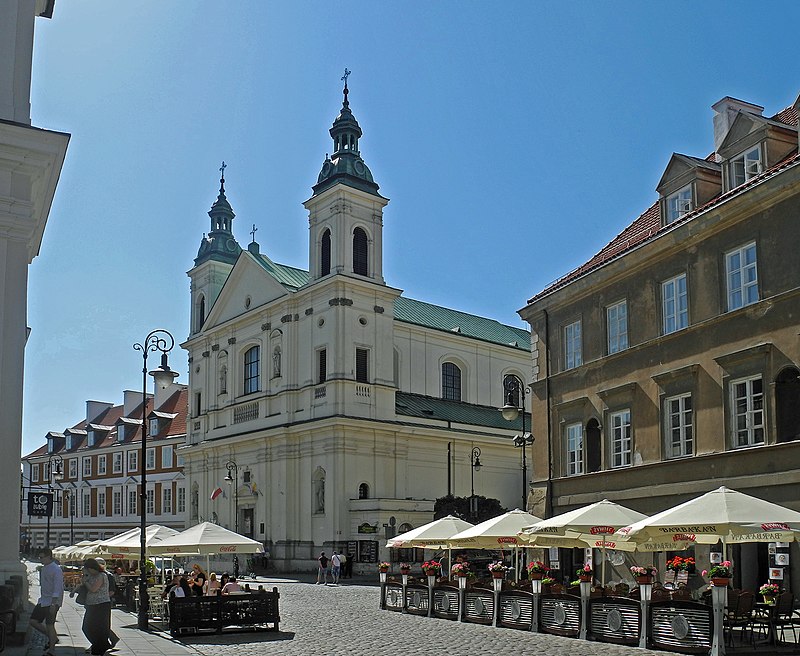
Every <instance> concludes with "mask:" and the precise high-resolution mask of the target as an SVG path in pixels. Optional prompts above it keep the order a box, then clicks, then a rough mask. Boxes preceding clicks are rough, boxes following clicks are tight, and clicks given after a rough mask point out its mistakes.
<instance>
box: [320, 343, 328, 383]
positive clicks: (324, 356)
mask: <svg viewBox="0 0 800 656" xmlns="http://www.w3.org/2000/svg"><path fill="white" fill-rule="evenodd" d="M326 380H328V351H327V349H320V350H319V351H317V383H324V382H325V381H326Z"/></svg>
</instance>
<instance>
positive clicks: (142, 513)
mask: <svg viewBox="0 0 800 656" xmlns="http://www.w3.org/2000/svg"><path fill="white" fill-rule="evenodd" d="M173 346H175V338H174V337H173V336H172V334H171V333H169V332H168V331H166V330H164V329H163V328H157V329H156V330H152V331H150V332H149V333H148V334H147V337H145V339H144V342H142V343H141V344H134V345H133V348H134V350H135V351H141V352H142V361H143V366H142V449H141V453H140V455H139V463H140V464H139V466H140V467H141V468H142V486H141V489H140V490H139V533H140V535H139V538H140V542H139V622H138V626H139V628H140V629H141V630H142V631H146V630H147V625H148V619H147V612H148V603H147V602H148V597H147V567H146V566H145V564H146V563H147V462H146V458H147V412H146V408H147V374H148V371H147V355H148V354H149V353H151V352H153V351H160V352H161V366H159V367H158V368H156V369H154V370H153V371H151V372H149V374H150V375H151V376H152V377H153V380H154V381H155V384H156V387H158V388H159V389H162V390H163V389H167V387H169V386H170V385H171V384H172V381H173V380H175V378H176V377H177V376H178V373H177V372H175V371H172V370H171V369H170V368H169V364H167V353H169V352H170V351H171V350H172V347H173Z"/></svg>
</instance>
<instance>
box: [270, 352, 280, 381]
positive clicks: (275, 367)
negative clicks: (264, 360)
mask: <svg viewBox="0 0 800 656" xmlns="http://www.w3.org/2000/svg"><path fill="white" fill-rule="evenodd" d="M280 375H281V347H280V346H276V347H275V350H274V351H273V352H272V377H273V378H278V377H280Z"/></svg>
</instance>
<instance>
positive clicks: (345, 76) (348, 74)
mask: <svg viewBox="0 0 800 656" xmlns="http://www.w3.org/2000/svg"><path fill="white" fill-rule="evenodd" d="M350 73H351V71H348V70H347V67H345V69H344V75H342V80H344V88H345V89H346V88H347V78H348V77H350Z"/></svg>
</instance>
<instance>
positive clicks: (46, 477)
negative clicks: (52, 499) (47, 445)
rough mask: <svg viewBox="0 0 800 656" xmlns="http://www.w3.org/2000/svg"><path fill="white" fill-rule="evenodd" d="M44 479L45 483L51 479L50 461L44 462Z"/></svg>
mask: <svg viewBox="0 0 800 656" xmlns="http://www.w3.org/2000/svg"><path fill="white" fill-rule="evenodd" d="M42 481H44V482H45V483H49V482H51V481H50V463H49V462H43V463H42Z"/></svg>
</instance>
